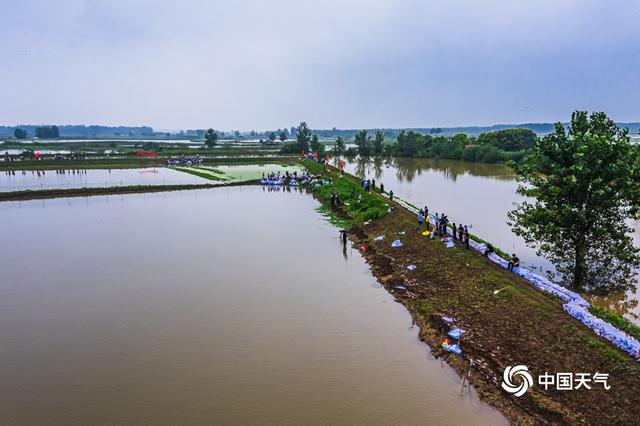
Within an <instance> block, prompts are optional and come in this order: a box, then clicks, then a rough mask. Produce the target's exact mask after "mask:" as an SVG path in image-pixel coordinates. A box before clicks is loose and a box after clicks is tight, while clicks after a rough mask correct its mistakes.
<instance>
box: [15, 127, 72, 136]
mask: <svg viewBox="0 0 640 426" xmlns="http://www.w3.org/2000/svg"><path fill="white" fill-rule="evenodd" d="M35 135H36V137H37V138H39V139H57V138H59V137H60V129H58V126H40V127H36V129H35ZM13 136H14V137H15V138H16V139H26V138H27V136H29V135H28V134H27V131H26V130H24V129H23V128H22V127H17V128H16V129H15V130H14V131H13Z"/></svg>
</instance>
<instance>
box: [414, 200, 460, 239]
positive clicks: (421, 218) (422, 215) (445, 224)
mask: <svg viewBox="0 0 640 426" xmlns="http://www.w3.org/2000/svg"><path fill="white" fill-rule="evenodd" d="M423 223H426V225H427V229H428V230H429V231H431V216H430V215H429V208H428V207H427V206H425V207H424V208H421V209H420V211H419V212H418V224H419V225H422V224H423ZM433 223H434V229H433V232H435V234H436V235H438V236H447V235H448V231H447V229H448V228H449V217H448V216H447V215H446V214H444V213H442V214H439V213H436V214H435V215H434V216H433ZM451 236H452V237H453V239H454V240H459V241H460V242H461V243H462V244H464V245H465V247H466V248H467V249H469V228H468V227H467V225H463V224H459V225H458V226H456V224H455V222H454V223H453V224H452V225H451Z"/></svg>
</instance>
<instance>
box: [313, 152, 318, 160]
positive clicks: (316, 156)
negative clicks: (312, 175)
mask: <svg viewBox="0 0 640 426" xmlns="http://www.w3.org/2000/svg"><path fill="white" fill-rule="evenodd" d="M313 158H315V159H316V160H317V159H318V153H317V152H314V153H313Z"/></svg>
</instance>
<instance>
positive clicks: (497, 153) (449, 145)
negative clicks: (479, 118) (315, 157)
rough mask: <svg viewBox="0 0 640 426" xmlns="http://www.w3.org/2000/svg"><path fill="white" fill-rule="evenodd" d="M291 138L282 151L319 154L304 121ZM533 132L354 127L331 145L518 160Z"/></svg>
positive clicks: (353, 150) (366, 151)
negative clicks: (389, 131) (390, 131)
mask: <svg viewBox="0 0 640 426" xmlns="http://www.w3.org/2000/svg"><path fill="white" fill-rule="evenodd" d="M295 133H296V139H295V141H291V142H287V143H285V144H284V145H283V147H282V149H281V152H282V153H304V152H308V150H309V149H311V150H312V151H313V152H317V153H318V154H319V155H323V154H324V151H325V145H323V144H321V143H320V141H319V136H318V133H317V132H315V131H313V130H311V129H309V127H308V126H307V124H306V123H304V122H302V123H300V126H298V128H297V129H296V132H295ZM537 137H538V136H537V135H536V133H535V132H533V131H531V130H529V129H521V128H516V129H504V130H496V131H491V132H487V133H482V134H480V135H478V136H469V135H467V134H466V133H457V134H455V135H453V136H447V135H441V134H436V133H435V132H433V133H427V134H425V133H420V132H417V131H414V130H409V131H404V130H401V131H400V132H399V133H398V135H397V137H396V138H395V141H393V140H389V138H388V135H386V133H385V132H384V131H382V130H376V131H375V133H374V134H373V135H370V134H369V131H368V130H358V131H357V132H356V133H355V135H354V139H353V144H354V145H355V146H351V147H348V148H347V143H346V141H347V140H346V139H345V138H344V137H342V136H338V137H337V138H336V144H335V146H334V147H333V149H332V152H333V154H334V155H346V156H356V155H360V156H361V157H371V156H373V157H379V156H387V157H409V158H412V157H420V158H442V159H449V160H465V161H477V162H483V163H497V162H507V161H514V162H519V161H520V160H522V158H523V157H524V155H525V153H526V152H527V151H528V150H530V149H531V148H532V147H533V145H534V143H535V141H536V139H537Z"/></svg>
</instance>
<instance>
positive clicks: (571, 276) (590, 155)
mask: <svg viewBox="0 0 640 426" xmlns="http://www.w3.org/2000/svg"><path fill="white" fill-rule="evenodd" d="M639 154H640V152H639V149H638V147H637V146H634V145H632V144H631V142H630V138H629V136H628V130H627V129H624V130H620V129H619V128H618V127H617V126H616V124H615V123H614V122H613V121H612V120H611V119H609V118H608V117H607V116H606V115H605V114H604V113H601V112H598V113H593V114H591V115H590V116H589V115H587V113H586V112H584V111H576V112H574V113H573V114H572V116H571V124H570V125H569V128H568V130H565V128H564V127H563V126H562V124H560V123H557V124H556V126H555V132H554V133H551V134H549V135H547V136H545V137H544V138H542V139H538V140H537V141H536V143H535V144H534V146H533V148H532V150H531V151H530V152H529V153H528V154H527V155H526V157H525V158H524V160H523V162H522V164H521V165H520V166H519V167H518V169H517V170H518V174H519V182H520V185H519V187H518V192H519V193H520V194H522V195H524V196H525V197H527V198H528V199H529V200H531V201H525V202H523V203H522V204H521V205H520V206H519V207H518V208H517V209H516V210H513V211H512V212H510V213H509V220H510V224H511V225H512V226H513V230H514V232H515V233H516V234H517V235H520V236H522V237H523V238H524V239H525V241H526V242H527V244H529V245H531V246H533V247H536V248H537V250H538V254H540V255H543V256H545V257H547V258H548V259H550V260H551V261H552V262H553V264H554V265H555V267H556V271H557V272H558V273H559V274H560V275H561V276H562V278H563V279H564V280H565V281H566V282H567V283H569V284H570V285H571V287H572V288H573V289H576V290H584V291H592V292H606V291H610V290H613V289H619V288H625V287H627V286H628V285H629V283H630V280H631V278H633V276H634V275H635V268H636V267H637V266H638V264H639V261H640V259H639V256H638V249H636V248H635V247H634V246H633V242H632V239H631V236H630V233H631V232H632V229H631V228H630V227H629V226H628V225H627V223H629V222H630V221H632V220H634V219H635V217H636V214H637V212H638V208H639V204H640V186H639V185H638V182H640V160H639V158H640V157H639Z"/></svg>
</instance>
